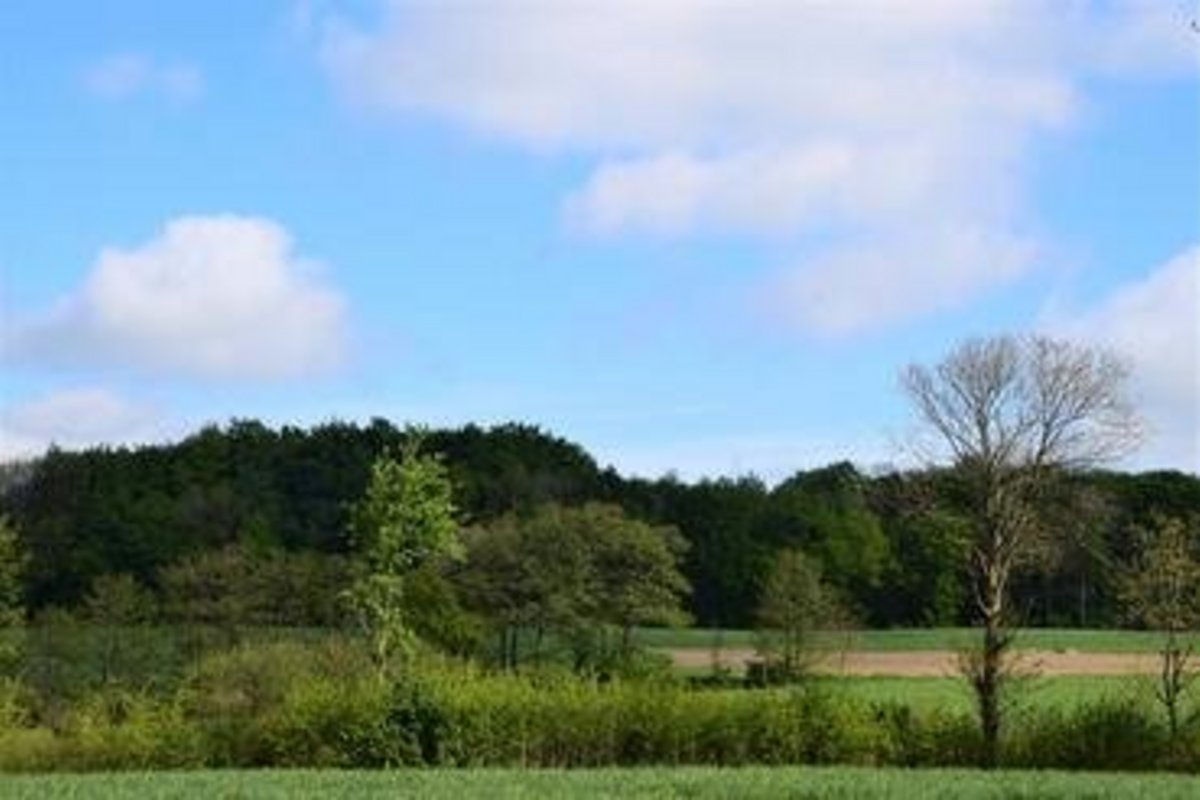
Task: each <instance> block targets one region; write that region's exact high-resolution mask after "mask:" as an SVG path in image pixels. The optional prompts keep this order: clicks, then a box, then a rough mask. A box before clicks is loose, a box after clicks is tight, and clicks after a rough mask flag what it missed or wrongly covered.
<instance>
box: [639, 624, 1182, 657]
mask: <svg viewBox="0 0 1200 800" xmlns="http://www.w3.org/2000/svg"><path fill="white" fill-rule="evenodd" d="M979 635H980V634H979V631H978V630H975V629H972V628H889V629H886V630H862V631H853V632H851V633H848V634H847V633H838V634H829V636H828V639H829V642H830V645H831V646H836V647H837V648H843V647H844V648H845V649H849V650H865V651H870V652H911V651H926V650H935V651H936V650H946V651H956V650H958V649H960V648H962V647H967V646H971V645H974V644H976V643H977V642H978V640H979ZM636 640H637V641H638V642H639V643H640V644H643V645H646V646H648V647H658V648H664V649H674V650H712V649H713V648H714V647H716V648H722V649H732V650H753V649H754V645H755V633H754V631H748V630H723V631H718V630H714V629H712V628H639V629H638V630H637V633H636ZM1161 644H1162V635H1161V634H1158V633H1155V632H1153V631H1123V630H1093V629H1073V628H1026V629H1024V630H1021V631H1018V632H1017V638H1016V647H1017V648H1018V649H1021V650H1040V651H1055V652H1060V651H1061V652H1067V651H1078V652H1080V653H1153V652H1155V651H1156V650H1157V649H1158V648H1159V647H1160V646H1161Z"/></svg>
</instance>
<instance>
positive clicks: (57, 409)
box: [0, 388, 167, 460]
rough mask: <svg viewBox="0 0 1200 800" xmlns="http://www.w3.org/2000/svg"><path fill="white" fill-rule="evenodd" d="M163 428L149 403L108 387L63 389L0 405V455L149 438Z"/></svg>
mask: <svg viewBox="0 0 1200 800" xmlns="http://www.w3.org/2000/svg"><path fill="white" fill-rule="evenodd" d="M166 433H167V430H166V425H165V423H164V421H163V419H162V417H161V416H160V415H159V413H158V412H157V410H156V409H154V408H153V407H150V406H144V405H141V404H137V403H133V402H130V401H129V400H127V399H125V398H124V397H122V396H121V395H118V394H116V393H114V392H112V391H110V390H108V389H100V388H83V389H67V390H62V391H58V392H53V393H50V394H47V395H43V396H41V397H38V398H35V399H33V400H30V401H27V402H24V403H20V404H17V405H14V406H11V407H9V408H5V409H3V410H0V460H8V459H13V458H27V457H30V456H36V455H39V454H41V453H43V452H45V450H46V449H47V448H48V447H49V446H50V445H51V444H55V445H58V446H59V447H63V448H67V449H75V448H82V447H88V446H91V445H98V444H111V443H129V442H149V441H157V440H159V439H162V438H163V437H164V435H165V434H166Z"/></svg>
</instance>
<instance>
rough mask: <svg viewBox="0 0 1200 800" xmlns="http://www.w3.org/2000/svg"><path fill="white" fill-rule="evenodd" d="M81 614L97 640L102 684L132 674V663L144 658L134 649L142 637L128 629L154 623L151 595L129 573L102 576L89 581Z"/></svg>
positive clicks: (155, 609) (153, 604) (155, 610)
mask: <svg viewBox="0 0 1200 800" xmlns="http://www.w3.org/2000/svg"><path fill="white" fill-rule="evenodd" d="M83 611H84V619H85V620H86V621H87V622H89V623H91V625H92V634H93V635H94V636H95V637H97V639H98V643H97V647H96V655H97V657H98V658H99V662H100V679H101V681H103V682H104V683H111V682H113V681H115V680H116V679H117V677H118V676H119V675H122V674H125V673H128V672H132V671H134V670H132V669H130V668H131V667H136V666H137V664H136V663H134V662H136V661H137V660H139V657H140V656H141V655H143V654H142V653H140V652H139V648H138V646H137V645H138V643H139V641H140V640H141V639H142V638H143V637H141V636H139V635H138V634H139V633H140V631H137V630H131V628H139V627H141V626H144V625H145V624H146V623H148V622H151V621H153V620H154V617H155V615H156V613H157V603H156V602H155V598H154V595H153V594H152V593H151V592H150V591H149V590H148V589H146V588H145V587H144V586H142V585H141V584H140V583H138V581H137V579H136V578H134V577H133V576H132V575H129V574H128V573H121V574H118V575H101V576H100V577H99V578H96V580H94V581H92V588H91V589H90V590H89V591H88V595H87V597H86V598H85V600H84V608H83Z"/></svg>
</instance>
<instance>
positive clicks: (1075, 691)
mask: <svg viewBox="0 0 1200 800" xmlns="http://www.w3.org/2000/svg"><path fill="white" fill-rule="evenodd" d="M817 680H819V681H825V682H827V683H828V685H829V686H830V688H832V689H833V690H835V691H840V692H845V693H846V694H847V695H848V696H850V697H853V698H855V699H859V700H862V701H864V702H888V701H898V702H903V703H907V704H909V705H911V706H913V708H914V709H920V710H924V709H940V710H943V711H962V712H964V713H965V712H969V711H971V710H972V708H973V705H972V704H973V702H974V699H973V697H972V695H971V692H970V689H969V687H968V686H967V683H966V681H965V680H963V679H962V678H958V677H951V678H892V677H879V678H864V677H844V678H842V677H839V678H833V677H831V678H818V679H817ZM1153 681H1154V679H1153V677H1141V676H1137V677H1132V676H1095V675H1092V676H1074V675H1072V676H1057V677H1053V678H1040V677H1035V678H1030V679H1026V680H1021V681H1019V682H1018V683H1017V684H1015V685H1014V686H1013V687H1012V690H1011V692H1010V695H1009V697H1010V699H1011V701H1012V702H1013V704H1014V708H1015V709H1016V711H1017V713H1020V709H1021V708H1023V707H1034V706H1036V707H1037V708H1039V709H1047V708H1056V709H1062V710H1067V709H1071V708H1074V707H1076V706H1078V705H1081V704H1083V703H1095V702H1099V701H1102V700H1111V699H1132V700H1135V701H1137V702H1138V703H1139V704H1140V703H1144V704H1146V705H1147V706H1150V705H1152V704H1153V703H1154V702H1155V700H1154V685H1153Z"/></svg>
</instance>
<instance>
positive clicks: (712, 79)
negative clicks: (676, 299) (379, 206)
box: [321, 0, 1195, 335]
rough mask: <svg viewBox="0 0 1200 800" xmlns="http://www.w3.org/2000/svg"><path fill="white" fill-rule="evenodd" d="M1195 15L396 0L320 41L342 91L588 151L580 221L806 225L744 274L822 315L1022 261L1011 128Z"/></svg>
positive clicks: (495, 132) (1130, 60)
mask: <svg viewBox="0 0 1200 800" xmlns="http://www.w3.org/2000/svg"><path fill="white" fill-rule="evenodd" d="M1191 35H1192V34H1191V33H1190V28H1189V26H1188V19H1187V14H1186V8H1183V7H1176V6H1175V5H1174V4H1172V3H1152V2H1111V3H1087V2H1060V1H1059V0H1026V1H1025V2H1000V1H999V0H978V1H977V2H960V1H959V0H932V1H931V2H922V3H908V4H903V5H902V6H901V5H898V4H890V3H882V2H872V1H871V0H862V1H861V2H845V3H797V2H784V1H782V0H781V1H780V2H764V3H756V4H755V5H754V9H753V13H748V11H747V9H745V8H744V7H742V6H740V5H738V4H735V3H721V2H703V1H702V2H685V1H684V0H661V2H653V3H647V2H641V1H640V0H614V2H610V3H603V4H600V3H591V2H572V1H571V0H563V1H562V2H554V3H536V2H528V1H527V0H525V1H522V0H498V1H497V2H493V3H489V4H485V5H459V4H453V3H445V4H423V3H422V4H409V3H403V2H392V3H387V4H385V5H383V6H382V8H381V9H380V13H379V15H378V19H376V20H374V21H372V22H365V23H364V22H357V23H356V22H350V21H347V20H345V19H334V20H327V21H326V24H325V26H324V35H323V38H322V42H321V54H322V58H323V60H324V62H325V64H326V65H327V66H328V68H329V70H330V72H331V74H332V75H333V77H334V79H335V81H336V83H337V85H338V86H340V87H341V88H342V90H343V91H344V93H345V95H346V96H347V97H349V98H350V99H351V101H352V102H356V103H358V104H361V105H363V106H367V107H371V108H375V109H380V110H382V111H384V112H385V113H391V114H396V115H399V116H402V117H404V116H411V115H425V116H433V117H437V118H441V119H444V120H448V121H450V122H451V123H453V124H457V125H460V126H462V127H465V128H468V129H470V130H473V131H476V132H478V133H480V134H482V135H486V136H491V137H495V138H497V139H500V140H504V141H507V142H511V143H514V144H515V145H517V146H520V147H523V148H526V149H529V150H531V151H536V152H566V153H572V154H582V155H583V156H585V157H587V158H590V159H592V161H593V163H592V168H591V174H590V175H589V176H588V177H586V178H585V179H584V181H583V182H582V185H580V186H578V187H577V188H576V189H575V190H574V191H573V192H572V193H571V194H570V196H569V197H566V198H564V204H563V214H564V217H565V219H566V221H567V224H568V225H569V226H570V227H571V228H572V229H575V230H577V231H580V232H582V233H585V234H591V235H600V236H612V235H620V234H636V235H650V236H686V235H688V234H691V233H694V232H697V231H706V232H712V231H718V232H723V233H727V234H730V235H739V236H747V237H785V238H786V237H804V236H806V235H813V236H814V241H818V242H820V243H821V244H820V245H819V246H818V247H817V250H816V252H815V253H813V252H812V248H809V247H805V248H799V247H798V248H796V252H798V253H799V252H804V253H805V256H804V257H800V256H799V255H797V257H796V258H795V259H794V261H793V263H790V264H787V263H785V264H779V265H777V268H776V273H775V274H774V275H773V276H772V277H771V278H770V279H769V280H767V281H766V284H765V285H764V286H762V293H763V294H764V295H767V296H769V297H771V298H772V301H771V304H770V305H771V308H772V310H773V311H774V312H775V313H776V314H777V315H779V316H782V317H783V318H784V319H785V320H786V321H787V322H788V323H789V324H791V325H794V326H797V327H799V328H801V329H803V330H807V331H810V332H814V333H819V334H834V335H837V334H845V333H851V332H854V331H857V330H862V329H866V328H871V327H878V326H882V325H886V324H890V323H895V322H900V321H903V320H906V319H910V318H913V317H916V316H920V315H923V314H927V313H932V312H936V311H939V310H943V309H948V308H953V307H958V306H962V305H964V304H965V303H967V302H969V301H970V300H971V299H973V298H975V297H978V296H979V295H980V294H981V293H983V292H985V291H987V290H989V289H992V288H994V287H997V286H1000V285H1004V284H1007V283H1011V282H1013V281H1015V280H1017V279H1019V278H1020V277H1021V276H1023V275H1025V274H1026V273H1027V272H1028V271H1029V270H1030V269H1032V268H1033V267H1034V266H1035V260H1036V253H1037V251H1038V248H1037V243H1036V241H1034V240H1033V237H1032V236H1031V235H1030V233H1029V232H1028V231H1027V230H1026V225H1025V220H1024V218H1023V217H1024V209H1023V198H1022V194H1023V188H1024V176H1023V174H1022V172H1023V168H1024V161H1025V156H1026V154H1027V151H1028V144H1029V142H1030V140H1031V139H1032V138H1033V137H1035V136H1037V135H1039V134H1042V133H1044V132H1045V131H1048V130H1054V129H1059V128H1062V127H1063V126H1066V125H1069V124H1070V123H1071V121H1072V120H1073V118H1074V117H1075V116H1076V115H1077V114H1078V111H1079V108H1080V107H1081V105H1082V104H1083V99H1084V98H1083V96H1082V88H1081V86H1082V85H1083V82H1084V80H1085V79H1087V78H1090V77H1094V76H1097V75H1106V76H1108V75H1121V76H1128V75H1131V74H1133V75H1139V76H1145V77H1153V78H1157V77H1164V76H1172V75H1178V74H1190V71H1191V70H1193V69H1194V61H1195V57H1194V53H1193V52H1192V42H1191V40H1190V38H1189V37H1190V36H1191ZM880 286H886V287H887V288H888V290H887V291H880V290H879V287H880Z"/></svg>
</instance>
